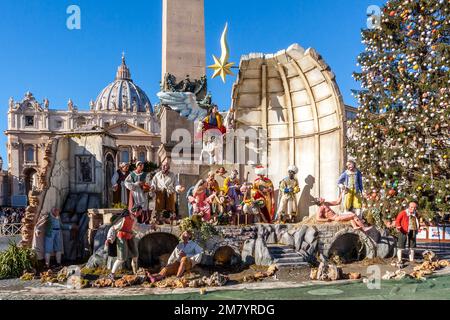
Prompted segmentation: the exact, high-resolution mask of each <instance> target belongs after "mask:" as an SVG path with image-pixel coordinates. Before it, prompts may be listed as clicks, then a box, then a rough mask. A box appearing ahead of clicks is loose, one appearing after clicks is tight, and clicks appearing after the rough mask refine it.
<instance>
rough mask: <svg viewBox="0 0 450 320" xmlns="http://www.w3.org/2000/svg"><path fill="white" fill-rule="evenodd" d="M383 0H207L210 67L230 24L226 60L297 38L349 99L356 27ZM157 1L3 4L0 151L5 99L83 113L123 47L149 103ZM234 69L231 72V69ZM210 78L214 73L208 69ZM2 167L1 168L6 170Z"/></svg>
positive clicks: (157, 37) (225, 93)
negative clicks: (70, 106)
mask: <svg viewBox="0 0 450 320" xmlns="http://www.w3.org/2000/svg"><path fill="white" fill-rule="evenodd" d="M383 3H384V1H382V0H317V1H312V0H278V1H272V0H270V1H261V0H205V19H206V20H205V23H206V53H207V64H208V65H209V64H212V54H215V55H217V56H220V43H219V39H220V35H221V32H222V29H223V27H224V25H225V22H227V21H228V23H229V36H228V42H229V46H230V50H231V56H230V60H231V61H233V62H236V63H239V59H240V56H241V55H243V54H248V53H250V52H264V53H274V52H277V51H278V50H281V49H285V48H287V47H288V46H289V45H291V44H292V43H298V44H300V45H301V46H302V47H304V48H305V49H306V48H308V47H313V48H315V49H316V50H317V51H318V52H319V53H320V54H321V55H322V56H323V58H324V59H325V61H326V62H327V63H328V64H329V65H330V66H331V68H332V70H333V72H334V73H335V74H336V77H337V82H338V85H339V86H340V89H341V92H342V95H343V97H344V101H345V103H346V104H350V105H355V104H356V102H355V100H354V99H353V97H352V96H351V92H350V90H351V89H356V88H359V84H358V83H356V82H354V81H353V78H352V77H351V74H352V72H353V71H355V70H356V57H357V55H358V54H359V53H360V52H362V51H363V50H364V47H363V46H362V44H361V35H360V30H361V28H365V27H366V19H367V16H366V11H367V7H368V6H369V5H372V4H375V5H382V4H383ZM72 4H75V5H78V6H79V7H80V8H81V30H69V29H67V27H66V20H67V18H68V16H69V15H68V14H67V13H66V9H67V7H68V6H69V5H72ZM161 13H162V0H127V1H123V0H121V1H119V0H70V1H66V0H57V1H55V0H1V4H0V44H1V49H0V72H1V75H0V88H1V89H0V114H1V116H0V130H1V131H2V134H1V135H0V155H1V156H2V158H3V159H4V161H6V159H7V157H6V137H5V136H4V135H3V131H4V130H6V126H7V118H6V115H7V109H8V99H9V97H14V99H15V100H21V99H22V97H23V95H24V93H25V92H26V91H27V90H29V91H31V92H32V93H33V94H34V96H35V97H36V98H37V99H38V100H39V101H42V100H43V99H44V98H45V97H47V98H48V99H49V100H50V108H51V109H66V107H67V100H68V99H69V98H71V99H72V100H73V101H74V103H75V105H77V106H78V107H79V108H80V109H88V103H89V100H90V99H95V98H96V96H97V95H98V93H99V92H100V91H101V90H102V89H103V88H104V87H105V86H106V85H107V84H108V83H110V82H111V81H112V80H114V76H115V72H116V69H117V66H118V65H119V64H120V57H121V52H122V51H125V53H126V57H127V64H128V66H129V67H130V69H131V73H132V78H133V80H134V82H135V83H136V84H138V85H139V86H140V87H141V88H142V89H144V91H146V93H147V95H148V96H149V98H150V100H151V101H152V103H153V104H155V103H157V97H156V93H157V91H158V89H159V81H160V76H161V33H162V26H161ZM235 71H236V70H235ZM207 72H208V75H209V76H210V75H211V71H210V70H208V71H207ZM234 80H235V78H234V77H232V78H229V79H228V80H227V83H226V84H225V85H224V84H223V83H222V81H221V80H220V79H219V78H216V79H213V80H210V79H209V91H211V92H212V94H213V101H214V102H215V103H217V104H218V105H219V106H220V108H221V109H228V107H229V105H230V101H231V99H230V96H231V86H232V83H233V82H234ZM5 167H6V165H5V166H4V168H5Z"/></svg>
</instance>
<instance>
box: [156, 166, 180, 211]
mask: <svg viewBox="0 0 450 320" xmlns="http://www.w3.org/2000/svg"><path fill="white" fill-rule="evenodd" d="M184 190H185V188H184V187H183V186H181V185H180V183H179V181H178V177H177V175H176V174H175V173H173V172H171V171H170V165H169V163H168V162H165V163H163V165H162V166H161V170H160V171H158V172H157V173H156V174H155V176H154V177H153V179H152V182H151V191H153V192H155V194H156V208H155V211H156V213H157V214H159V213H161V212H163V211H166V212H170V213H171V214H175V213H176V201H177V197H176V194H177V193H182V192H184Z"/></svg>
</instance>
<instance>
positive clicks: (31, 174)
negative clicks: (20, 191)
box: [23, 167, 38, 196]
mask: <svg viewBox="0 0 450 320" xmlns="http://www.w3.org/2000/svg"><path fill="white" fill-rule="evenodd" d="M23 177H24V183H25V194H26V195H27V196H28V194H29V192H30V191H32V190H33V189H36V188H37V187H38V171H37V170H36V169H35V168H31V167H28V168H25V169H23Z"/></svg>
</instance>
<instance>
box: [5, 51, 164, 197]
mask: <svg viewBox="0 0 450 320" xmlns="http://www.w3.org/2000/svg"><path fill="white" fill-rule="evenodd" d="M100 131H101V132H103V133H105V134H107V135H109V136H111V137H114V140H115V146H114V149H115V150H114V152H113V153H111V154H108V155H105V156H108V157H109V158H108V161H110V162H111V161H113V162H114V165H115V166H116V167H117V165H118V163H120V162H131V161H133V160H140V161H151V162H154V163H157V162H158V148H159V145H160V141H161V138H160V126H159V122H158V118H157V116H156V114H155V113H154V110H153V107H152V104H151V102H150V100H149V98H148V96H147V95H146V93H145V92H144V91H143V90H142V89H141V88H140V87H139V86H137V85H136V84H135V83H134V82H133V80H132V78H131V73H130V69H129V68H128V66H127V64H126V61H125V57H124V56H123V57H122V63H121V65H120V66H119V67H118V70H117V73H116V77H115V80H114V81H113V82H111V83H110V84H108V85H107V86H106V87H105V88H104V89H103V90H101V92H100V94H99V95H98V96H97V98H96V100H95V101H92V100H91V102H90V103H89V108H88V110H79V109H78V107H77V106H76V105H75V104H74V102H73V101H72V100H71V99H69V101H68V103H67V108H66V109H65V110H57V109H50V102H49V100H48V99H43V101H42V102H40V101H38V100H37V98H36V97H34V96H33V94H32V93H31V92H27V93H26V94H25V96H24V97H23V98H22V99H21V100H20V101H15V100H14V99H13V98H10V100H9V108H8V127H7V130H6V131H5V134H6V136H7V152H8V159H7V160H8V164H9V166H8V170H7V172H8V174H7V177H5V179H7V180H8V185H9V186H10V187H9V188H8V189H9V192H8V193H9V195H7V196H4V197H3V203H2V204H0V205H10V204H12V205H25V204H26V195H27V194H28V192H29V191H30V190H32V189H33V186H35V185H36V184H37V180H38V179H37V176H38V175H39V170H40V168H41V166H42V162H43V160H44V157H45V144H46V143H47V142H48V141H49V140H51V139H53V138H55V137H58V136H70V135H72V136H76V135H77V134H80V133H83V132H100Z"/></svg>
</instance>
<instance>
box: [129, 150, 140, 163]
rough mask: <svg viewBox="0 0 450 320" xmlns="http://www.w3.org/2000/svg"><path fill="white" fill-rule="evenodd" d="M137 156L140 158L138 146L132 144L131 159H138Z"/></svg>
mask: <svg viewBox="0 0 450 320" xmlns="http://www.w3.org/2000/svg"><path fill="white" fill-rule="evenodd" d="M137 158H138V151H137V147H136V146H131V159H130V161H131V160H134V159H136V160H137Z"/></svg>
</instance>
